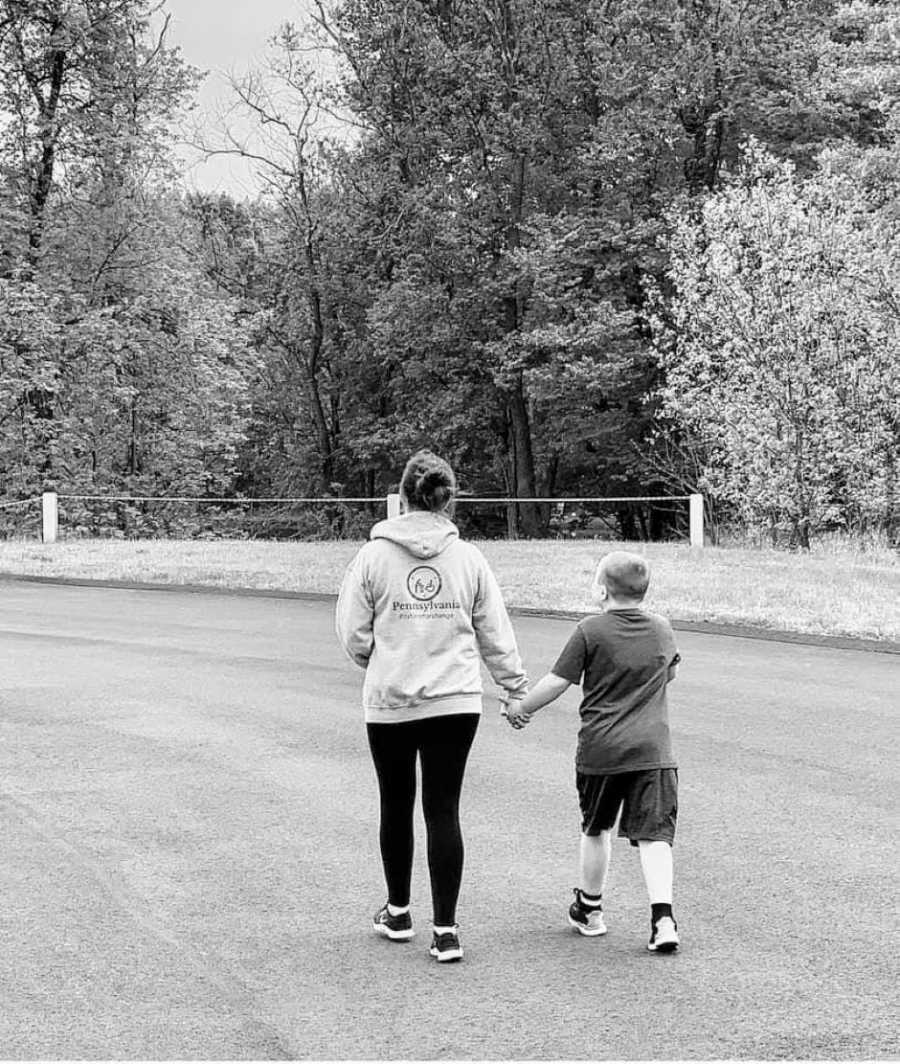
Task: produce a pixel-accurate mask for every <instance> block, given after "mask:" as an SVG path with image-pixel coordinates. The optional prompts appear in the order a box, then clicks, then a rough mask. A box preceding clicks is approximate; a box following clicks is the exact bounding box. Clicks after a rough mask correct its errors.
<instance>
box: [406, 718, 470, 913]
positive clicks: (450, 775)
mask: <svg viewBox="0 0 900 1064" xmlns="http://www.w3.org/2000/svg"><path fill="white" fill-rule="evenodd" d="M478 720H479V716H478V714H477V713H459V714H455V715H453V716H449V717H432V718H430V719H428V720H424V721H421V722H420V723H421V724H422V726H423V728H422V742H421V747H420V749H421V755H422V809H423V812H424V814H425V826H426V828H427V829H428V870H429V873H430V875H431V899H432V903H433V905H434V923H435V926H437V927H452V926H453V925H454V924H455V923H456V901H457V898H458V897H459V888H460V883H461V882H462V870H463V857H464V850H463V839H462V832H461V831H460V826H459V796H460V792H461V791H462V784H463V777H464V775H465V771H466V760H467V758H468V756H469V750H470V749H471V747H472V740H473V739H474V738H475V732H476V731H477V730H478Z"/></svg>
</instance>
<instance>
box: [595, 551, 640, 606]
mask: <svg viewBox="0 0 900 1064" xmlns="http://www.w3.org/2000/svg"><path fill="white" fill-rule="evenodd" d="M597 581H598V583H601V584H604V585H605V586H606V590H607V593H608V594H610V595H612V597H613V598H616V599H635V600H640V599H642V598H643V597H644V596H645V595H646V594H647V588H648V587H649V586H650V566H649V565H648V564H647V559H646V558H642V557H641V556H640V554H631V553H630V552H629V551H625V550H615V551H612V552H611V553H610V554H606V555H604V557H602V558H601V559H600V565H599V566H598V567H597Z"/></svg>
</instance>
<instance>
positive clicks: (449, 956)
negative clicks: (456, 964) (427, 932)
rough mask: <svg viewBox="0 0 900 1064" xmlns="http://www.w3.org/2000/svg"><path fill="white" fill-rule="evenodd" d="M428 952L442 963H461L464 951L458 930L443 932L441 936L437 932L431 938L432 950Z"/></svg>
mask: <svg viewBox="0 0 900 1064" xmlns="http://www.w3.org/2000/svg"><path fill="white" fill-rule="evenodd" d="M428 952H429V953H430V954H431V956H432V957H434V958H435V959H436V960H437V961H439V962H440V963H446V962H447V961H461V960H462V955H463V951H462V946H461V945H460V944H459V931H458V928H454V929H453V930H452V931H442V932H441V933H440V934H438V933H437V931H435V932H434V934H433V935H432V936H431V949H430V950H429V951H428Z"/></svg>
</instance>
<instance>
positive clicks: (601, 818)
mask: <svg viewBox="0 0 900 1064" xmlns="http://www.w3.org/2000/svg"><path fill="white" fill-rule="evenodd" d="M575 783H576V786H577V787H578V802H579V804H580V806H581V830H582V832H583V834H585V835H599V834H600V832H601V831H609V830H611V829H612V827H613V826H614V824H615V822H616V817H617V816H618V815H619V810H620V809H621V810H622V819H621V820H620V821H619V836H620V838H624V839H629V840H630V841H631V845H632V846H637V844H638V842H667V843H669V845H670V846H671V845H672V843H673V842H674V841H675V821H676V820H677V818H678V770H677V769H674V768H651V769H645V770H643V771H641V772H621V773H616V774H614V775H611V776H588V775H585V774H584V773H583V772H576V773H575Z"/></svg>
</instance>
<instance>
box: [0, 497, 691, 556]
mask: <svg viewBox="0 0 900 1064" xmlns="http://www.w3.org/2000/svg"><path fill="white" fill-rule="evenodd" d="M60 499H63V500H73V501H79V502H170V503H179V502H192V503H209V504H213V505H216V506H242V505H248V504H249V505H253V504H254V503H279V504H305V505H308V504H313V503H317V504H319V503H320V504H331V505H341V504H343V503H382V504H385V505H386V507H387V515H388V517H393V516H396V515H397V514H399V513H400V496H399V495H398V494H396V493H393V492H392V493H390V494H388V495H377V496H374V497H366V498H361V497H357V496H354V497H346V498H345V497H337V496H326V497H311V496H277V497H273V496H266V497H252V496H251V497H241V498H232V499H223V498H217V497H215V496H207V495H88V494H75V493H69V492H55V491H45V492H44V493H43V494H42V496H41V529H42V539H43V541H44V542H45V543H55V542H56V540H57V538H58V536H59V501H60ZM36 501H37V500H36V499H19V500H16V501H14V502H5V503H0V510H9V509H14V508H16V507H20V506H29V505H32V504H33V503H35V502H36ZM456 501H457V502H458V503H480V504H495V505H513V504H521V503H538V504H541V505H550V506H558V505H568V504H570V503H598V502H602V503H634V502H689V504H690V508H689V515H690V542H691V546H692V547H702V546H703V544H704V536H703V496H702V495H700V494H691V495H617V496H611V495H604V496H599V495H583V496H566V497H552V498H545V497H535V496H531V497H526V498H516V497H512V496H481V495H458V496H457V500H456Z"/></svg>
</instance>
